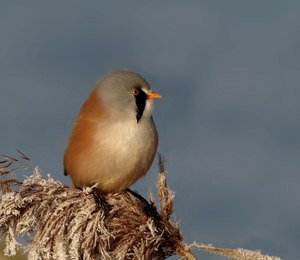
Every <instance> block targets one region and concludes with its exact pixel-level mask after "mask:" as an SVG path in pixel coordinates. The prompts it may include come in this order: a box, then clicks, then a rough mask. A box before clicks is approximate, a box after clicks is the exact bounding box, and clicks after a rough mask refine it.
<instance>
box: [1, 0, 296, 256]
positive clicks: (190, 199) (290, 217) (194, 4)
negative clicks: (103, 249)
mask: <svg viewBox="0 0 300 260" xmlns="http://www.w3.org/2000/svg"><path fill="white" fill-rule="evenodd" d="M299 13H300V2H299V1H276V0H272V1H271V0H269V1H268V0H267V1H258V0H253V1H237V0H236V1H232V0H229V1H208V0H207V1H175V0H172V1H171V0H165V1H138V0H136V1H132V0H130V1H95V0H94V1H85V2H83V1H77V0H72V1H33V0H29V1H1V3H0V39H1V40H0V90H1V92H0V122H1V128H0V153H5V154H8V155H15V154H16V152H15V149H20V150H21V151H23V152H25V153H26V154H28V155H29V156H30V157H31V158H32V162H33V164H34V165H38V166H39V167H40V168H41V169H42V171H43V173H44V175H46V174H47V173H51V174H52V175H53V176H54V177H55V178H58V179H59V180H61V181H63V182H65V183H69V179H68V178H66V177H63V176H62V158H63V152H64V148H65V145H66V142H67V138H68V135H69V132H70V129H71V126H72V123H73V121H74V119H75V117H76V115H77V113H78V111H79V109H80V106H81V104H82V103H83V101H84V100H85V99H86V97H87V96H88V94H89V92H90V90H91V88H92V87H93V85H94V83H95V82H96V81H97V80H98V79H99V78H100V77H101V76H103V75H104V74H105V73H106V72H108V71H111V70H114V69H130V70H135V71H138V72H139V73H141V74H142V75H143V76H144V77H145V78H146V79H147V80H148V82H149V83H150V84H151V86H152V88H153V89H155V90H157V91H159V92H160V93H161V94H162V95H163V99H162V100H159V101H158V102H156V107H155V112H154V118H155V121H156V125H157V128H158V131H159V135H160V144H159V151H160V153H162V154H163V155H164V156H165V157H166V160H167V163H166V168H167V170H168V177H169V178H168V183H169V186H170V187H171V188H172V189H173V190H174V191H175V193H176V198H175V215H176V219H177V220H179V221H180V223H181V228H182V231H183V234H184V237H185V240H186V241H187V242H193V241H194V240H196V241H198V242H203V243H212V244H214V245H217V246H222V247H233V248H238V247H242V248H248V249H261V250H262V252H264V253H267V254H270V255H277V256H280V257H282V258H283V259H290V260H293V259H294V260H296V259H300V250H299V244H300V222H299V219H300V189H299V187H300V174H299V169H300V158H299V155H300V138H299V132H300V72H299V69H300V34H299V27H300V16H299ZM157 171H158V166H157V164H154V165H153V167H152V169H151V171H150V172H149V174H148V176H147V177H146V178H144V179H142V180H140V181H139V182H138V183H137V184H136V185H135V186H134V188H135V189H136V190H138V191H139V192H140V193H142V194H143V195H146V194H147V193H148V192H149V190H151V189H152V190H155V185H156V178H157ZM26 174H27V173H26ZM195 255H196V256H198V257H199V258H200V257H201V259H202V258H203V259H223V258H221V257H217V256H210V255H207V254H204V253H199V252H195Z"/></svg>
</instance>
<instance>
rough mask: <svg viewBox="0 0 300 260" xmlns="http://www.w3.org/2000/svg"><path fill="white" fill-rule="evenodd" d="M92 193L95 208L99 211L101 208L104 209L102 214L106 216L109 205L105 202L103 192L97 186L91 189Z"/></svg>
mask: <svg viewBox="0 0 300 260" xmlns="http://www.w3.org/2000/svg"><path fill="white" fill-rule="evenodd" d="M92 194H93V195H94V199H95V203H96V207H97V208H96V210H97V211H99V210H100V209H102V210H103V211H104V215H105V216H106V215H107V214H108V212H109V211H110V206H109V204H108V203H107V201H106V199H105V196H104V194H103V193H102V192H101V191H100V190H98V189H97V188H93V189H92Z"/></svg>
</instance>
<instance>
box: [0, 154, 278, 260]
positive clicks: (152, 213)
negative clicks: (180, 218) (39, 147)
mask: <svg viewBox="0 0 300 260" xmlns="http://www.w3.org/2000/svg"><path fill="white" fill-rule="evenodd" d="M19 153H20V154H21V156H22V157H21V158H22V159H24V160H29V158H28V157H27V156H26V155H25V154H23V153H21V152H19ZM16 162H18V160H17V159H15V158H13V157H8V156H5V157H4V160H3V161H2V162H0V165H1V164H2V167H1V168H0V175H2V180H1V181H0V192H1V201H0V235H1V237H2V238H4V240H5V242H6V248H5V249H4V253H5V255H8V256H11V255H15V254H16V251H17V249H18V248H19V247H21V246H22V247H23V248H24V249H25V250H27V251H28V257H29V259H32V260H35V259H36V260H37V259H66V260H71V259H74V260H75V259H76V260H77V259H85V260H89V259H165V258H167V257H168V256H171V255H179V256H181V258H182V259H186V260H192V259H195V257H194V256H193V255H192V253H191V250H192V249H195V248H196V249H200V250H203V251H208V252H211V253H215V254H219V255H223V256H227V257H229V258H231V259H244V260H246V259H247V260H248V259H266V260H271V259H272V260H275V259H276V260H278V259H279V258H276V257H275V258H274V257H273V258H272V257H269V256H264V255H262V254H260V253H259V252H256V251H249V250H242V249H236V250H235V249H234V250H230V249H222V248H216V247H213V246H210V245H203V244H196V243H194V244H191V245H187V244H186V243H185V242H184V241H183V237H182V235H181V232H180V229H179V225H178V224H176V223H174V222H172V221H171V220H170V216H171V214H172V212H173V203H174V193H173V192H172V191H170V190H169V188H168V187H167V184H166V182H167V177H166V171H165V169H164V161H163V158H162V157H161V156H159V166H160V173H159V176H158V183H157V187H158V196H159V200H160V211H159V212H158V211H157V209H156V205H155V203H154V200H153V198H152V199H150V202H148V201H147V200H146V199H144V198H143V197H141V196H140V195H138V194H136V193H134V192H132V191H126V192H119V193H114V194H108V195H106V196H105V200H106V201H107V203H108V204H109V206H110V210H109V211H108V212H107V211H106V210H105V209H104V208H102V207H101V205H97V203H95V199H94V195H93V188H85V189H83V190H80V189H75V188H70V187H68V186H66V185H63V184H62V183H61V182H59V181H57V180H54V179H52V178H50V177H48V178H44V177H42V175H41V173H40V171H39V170H38V169H34V172H33V175H31V176H30V177H27V178H26V179H25V180H24V181H19V180H17V179H16V177H15V176H14V175H12V172H11V171H10V170H9V169H11V167H12V165H13V164H14V163H16ZM20 235H27V236H29V237H30V241H29V243H28V244H26V245H21V244H19V243H18V242H17V238H18V236H20ZM251 257H252V258H251Z"/></svg>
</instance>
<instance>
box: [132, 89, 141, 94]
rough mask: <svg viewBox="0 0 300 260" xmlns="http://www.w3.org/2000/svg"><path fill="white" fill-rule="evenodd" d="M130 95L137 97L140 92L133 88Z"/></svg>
mask: <svg viewBox="0 0 300 260" xmlns="http://www.w3.org/2000/svg"><path fill="white" fill-rule="evenodd" d="M132 94H133V95H134V96H138V95H139V94H140V90H139V89H138V88H134V89H133V90H132Z"/></svg>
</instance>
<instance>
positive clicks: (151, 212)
mask: <svg viewBox="0 0 300 260" xmlns="http://www.w3.org/2000/svg"><path fill="white" fill-rule="evenodd" d="M126 192H128V193H130V194H131V195H133V196H134V197H135V198H137V199H138V200H139V201H140V202H141V203H142V204H143V211H144V213H145V214H146V215H147V216H148V217H152V218H153V220H154V222H155V224H156V226H157V227H159V222H160V221H161V220H162V218H161V216H160V214H159V213H158V212H157V210H156V207H155V205H152V204H150V203H149V202H148V201H147V200H146V199H145V198H144V197H143V196H141V195H140V194H139V193H138V192H136V191H133V190H131V189H129V188H127V189H126Z"/></svg>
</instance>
